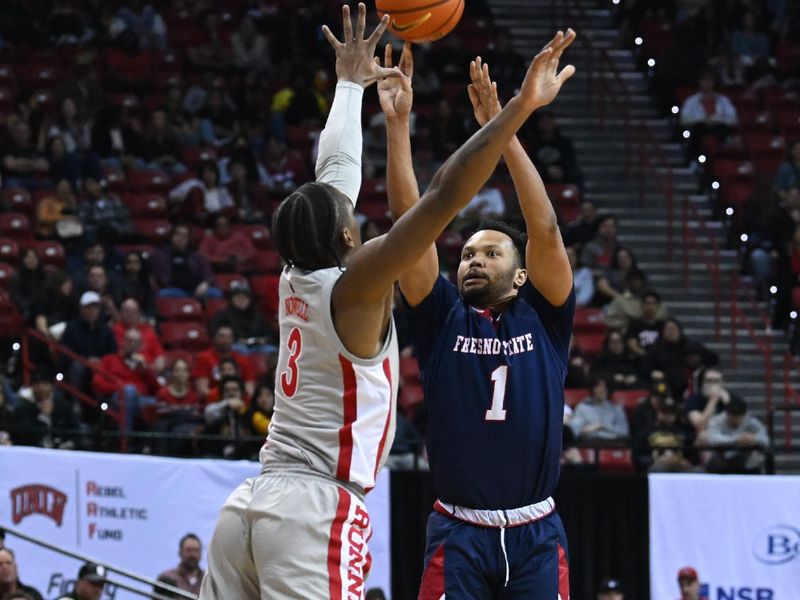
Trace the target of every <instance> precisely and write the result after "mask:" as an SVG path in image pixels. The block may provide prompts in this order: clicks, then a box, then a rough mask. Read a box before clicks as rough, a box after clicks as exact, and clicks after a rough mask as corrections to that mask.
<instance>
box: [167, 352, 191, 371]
mask: <svg viewBox="0 0 800 600" xmlns="http://www.w3.org/2000/svg"><path fill="white" fill-rule="evenodd" d="M177 360H184V361H186V363H187V364H188V365H189V367H190V368H191V366H192V362H193V361H194V354H193V353H191V352H187V351H186V350H165V351H164V364H165V365H166V366H167V368H168V369H171V368H172V365H174V364H175V361H177Z"/></svg>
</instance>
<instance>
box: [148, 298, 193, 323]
mask: <svg viewBox="0 0 800 600" xmlns="http://www.w3.org/2000/svg"><path fill="white" fill-rule="evenodd" d="M156 314H157V315H158V316H159V317H160V318H162V319H164V320H165V321H192V322H194V323H204V322H205V313H204V312H203V307H202V305H201V304H200V302H198V301H197V300H195V299H194V298H157V299H156Z"/></svg>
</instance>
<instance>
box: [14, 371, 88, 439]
mask: <svg viewBox="0 0 800 600" xmlns="http://www.w3.org/2000/svg"><path fill="white" fill-rule="evenodd" d="M31 392H32V398H31V399H27V398H26V397H25V396H23V395H20V396H19V400H18V401H17V405H16V406H15V407H14V412H13V413H12V420H13V425H14V428H13V440H14V443H15V444H17V445H20V446H41V447H43V448H61V449H65V450H67V449H73V448H75V446H76V442H77V439H78V435H77V431H78V429H79V427H80V424H79V422H78V419H77V417H76V416H75V412H74V411H73V410H72V406H71V405H70V403H69V402H68V401H67V400H65V399H64V398H63V397H62V395H61V392H60V390H57V389H56V387H55V385H54V383H53V376H52V374H50V373H49V372H48V371H47V370H45V369H42V368H39V369H36V370H34V371H33V374H32V376H31ZM70 431H71V432H72V433H69V432H70Z"/></svg>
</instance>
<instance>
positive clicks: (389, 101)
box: [378, 30, 575, 600]
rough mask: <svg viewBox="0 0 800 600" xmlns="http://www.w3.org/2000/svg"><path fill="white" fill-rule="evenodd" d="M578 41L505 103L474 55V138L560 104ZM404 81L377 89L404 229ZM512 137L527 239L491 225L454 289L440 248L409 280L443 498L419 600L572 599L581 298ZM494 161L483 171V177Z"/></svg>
mask: <svg viewBox="0 0 800 600" xmlns="http://www.w3.org/2000/svg"><path fill="white" fill-rule="evenodd" d="M574 39H575V33H574V32H573V31H572V30H568V31H567V33H566V34H563V33H562V32H558V34H556V36H555V37H554V38H553V39H552V40H551V41H550V42H549V43H548V44H547V45H546V46H545V47H544V48H543V49H542V51H541V52H540V53H539V54H538V55H537V56H536V57H535V58H534V60H533V63H532V64H531V66H530V68H529V70H528V73H527V75H526V77H525V81H524V82H523V84H522V87H521V89H520V92H519V94H518V95H517V96H516V97H514V98H513V99H512V100H511V101H509V103H508V104H507V105H506V107H505V108H503V109H501V107H500V103H499V101H498V98H497V87H496V85H495V84H494V83H493V82H492V81H491V79H490V75H489V69H488V66H487V65H485V64H482V62H481V59H480V58H477V59H476V60H475V61H473V62H472V63H471V64H470V78H471V81H472V83H471V84H470V85H469V86H468V93H469V97H470V100H471V101H472V106H473V109H474V113H475V118H476V119H477V121H478V123H479V124H480V125H481V126H482V129H481V130H480V131H479V132H478V133H477V134H476V136H481V134H483V133H486V134H487V136H491V134H488V132H487V128H490V129H494V127H495V126H496V124H497V121H498V119H501V118H502V117H503V116H504V114H505V113H506V112H507V111H509V109H511V108H512V107H514V106H515V105H517V104H518V103H519V104H522V103H525V104H526V106H527V107H528V108H529V109H530V110H531V111H533V110H536V109H538V108H541V107H543V106H545V105H547V104H549V103H550V102H552V101H553V100H554V99H555V97H556V95H557V94H558V91H559V90H560V89H561V86H562V85H563V83H564V82H565V81H566V80H567V79H569V77H571V76H572V74H573V73H574V71H575V70H574V68H573V67H572V66H567V67H565V68H564V70H563V71H561V72H560V73H559V72H558V63H559V59H560V58H561V55H562V53H563V52H564V50H565V49H566V48H567V47H569V45H570V44H571V43H572V41H573V40H574ZM411 64H412V57H411V52H410V47H408V46H407V47H406V48H405V49H404V52H403V55H402V56H401V67H402V68H403V69H404V70H405V71H406V74H407V75H408V74H409V71H410V65H411ZM389 66H391V49H389V48H387V51H386V60H385V62H384V67H389ZM403 86H404V82H400V81H399V80H396V79H395V80H386V81H383V82H380V83H379V85H378V90H379V94H380V98H381V105H382V107H383V109H384V112H385V113H386V117H387V128H388V151H389V161H388V165H387V189H388V194H389V203H390V209H391V211H392V214H393V216H396V217H399V218H400V220H401V221H402V219H403V218H405V214H407V211H413V210H415V208H416V207H417V206H418V204H417V201H418V197H419V192H418V189H417V184H416V179H415V177H414V173H413V170H412V166H411V149H410V142H409V135H408V115H409V113H410V110H411V97H410V94H408V93H406V90H405V88H404V87H403ZM393 99H394V100H393ZM400 100H402V101H400ZM529 114H530V112H527V111H526V112H520V113H519V115H520V116H522V115H524V116H525V117H527V116H528V115H529ZM473 139H474V138H473ZM504 140H506V143H505V145H504V146H503V155H504V157H505V161H506V164H507V165H508V168H509V171H510V172H511V176H512V179H513V181H514V187H515V188H516V192H517V195H518V197H519V201H520V206H521V209H522V214H523V217H524V220H525V224H526V227H527V233H528V236H529V237H528V236H526V235H525V234H523V233H522V232H520V231H517V230H515V229H514V228H512V227H510V226H509V225H507V224H505V223H500V222H489V223H484V224H482V225H480V226H479V227H478V231H477V232H476V233H475V234H474V235H473V236H472V237H470V238H469V239H468V240H467V242H466V243H465V245H464V247H463V249H462V254H461V262H460V264H459V267H458V285H457V286H455V285H453V284H451V283H450V282H449V281H448V280H447V279H445V278H444V277H442V276H441V275H440V274H439V263H438V259H437V255H436V247H435V246H434V245H431V246H430V247H429V249H428V251H427V252H426V253H425V255H424V257H423V259H422V260H421V261H419V262H418V263H417V264H416V265H415V266H414V267H413V268H411V269H409V270H407V271H406V272H405V273H404V274H403V275H401V277H400V289H401V291H402V293H403V297H404V299H405V302H406V304H407V306H408V307H409V309H410V322H411V326H412V331H413V334H414V339H415V346H416V350H417V358H418V360H419V364H420V371H421V374H422V380H423V384H424V389H425V400H426V403H427V409H428V432H427V446H428V458H429V462H430V466H431V472H432V474H433V478H434V484H435V487H436V490H437V493H438V494H439V500H438V501H437V502H436V504H435V505H434V512H433V513H432V514H431V516H430V518H429V520H428V531H427V548H426V554H425V572H424V575H423V579H422V584H421V587H420V592H419V598H420V599H421V600H439V599H440V598H445V597H446V598H448V600H467V599H469V600H483V599H501V598H502V599H504V600H505V599H514V598H519V599H522V598H525V599H526V600H530V599H541V600H555V599H556V598H558V599H560V600H567V599H568V598H569V575H568V567H567V541H566V536H565V534H564V529H563V526H562V524H561V520H560V518H559V516H558V514H557V513H556V512H555V505H554V502H553V499H552V494H553V492H554V491H555V487H556V483H557V481H558V474H559V466H560V458H561V432H562V418H563V412H564V401H563V383H564V376H565V373H566V367H567V355H568V346H569V338H570V334H571V329H572V318H573V313H574V309H575V294H574V291H573V285H572V273H571V269H570V266H569V261H568V259H567V254H566V251H565V249H564V244H563V242H562V240H561V234H560V232H559V229H558V225H557V223H556V215H555V213H554V212H553V208H552V205H551V203H550V200H549V199H548V197H547V193H546V191H545V188H544V185H543V183H542V180H541V178H540V177H539V174H538V173H537V171H536V169H535V167H534V165H533V163H532V162H531V160H530V158H529V157H528V156H527V154H526V153H525V151H524V149H523V147H522V145H521V144H520V142H519V141H518V140H517V138H516V136H513V137H506V138H504ZM495 165H496V162H491V163H486V164H485V165H483V167H484V171H483V172H482V173H481V177H482V179H481V181H482V182H483V181H485V178H486V177H488V174H489V172H490V171H492V170H494V168H495ZM476 179H477V174H476ZM434 185H436V182H435V183H434ZM442 187H444V186H442ZM473 189H475V188H473ZM475 191H477V189H475ZM426 195H427V193H426ZM423 198H424V196H423Z"/></svg>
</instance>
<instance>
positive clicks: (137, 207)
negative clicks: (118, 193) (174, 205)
mask: <svg viewBox="0 0 800 600" xmlns="http://www.w3.org/2000/svg"><path fill="white" fill-rule="evenodd" d="M122 202H123V203H124V204H125V206H127V207H128V210H129V211H130V212H131V215H132V216H133V217H134V218H136V219H164V218H166V216H167V201H166V200H164V197H163V196H160V195H158V194H150V193H146V194H125V195H124V196H122Z"/></svg>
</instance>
